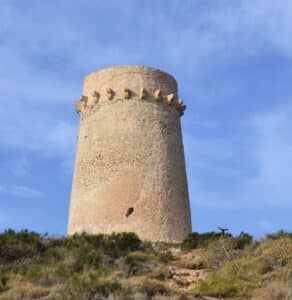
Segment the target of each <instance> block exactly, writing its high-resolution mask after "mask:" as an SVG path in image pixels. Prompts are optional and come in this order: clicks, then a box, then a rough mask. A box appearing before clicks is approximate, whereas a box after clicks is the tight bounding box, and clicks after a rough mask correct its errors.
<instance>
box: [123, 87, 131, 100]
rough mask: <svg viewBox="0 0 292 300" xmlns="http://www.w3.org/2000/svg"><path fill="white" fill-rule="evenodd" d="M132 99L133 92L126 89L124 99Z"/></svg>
mask: <svg viewBox="0 0 292 300" xmlns="http://www.w3.org/2000/svg"><path fill="white" fill-rule="evenodd" d="M130 97H131V91H130V90H129V89H124V98H125V99H130Z"/></svg>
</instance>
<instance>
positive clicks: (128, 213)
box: [126, 207, 134, 218]
mask: <svg viewBox="0 0 292 300" xmlns="http://www.w3.org/2000/svg"><path fill="white" fill-rule="evenodd" d="M133 212H134V207H129V208H128V209H127V212H126V217H127V218H128V217H129V216H130V215H131V214H132V213H133Z"/></svg>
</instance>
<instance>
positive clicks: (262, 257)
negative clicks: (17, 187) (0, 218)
mask: <svg viewBox="0 0 292 300" xmlns="http://www.w3.org/2000/svg"><path fill="white" fill-rule="evenodd" d="M216 297H217V298H218V299H219V298H220V299H258V300H259V299H265V300H277V299H285V300H286V299H292V234H290V233H285V232H278V233H277V234H272V235H269V236H267V237H266V238H265V239H263V240H261V241H255V242H253V241H252V237H251V236H250V235H248V234H245V233H242V234H241V235H239V236H238V237H232V236H231V235H226V236H225V237H221V236H220V235H219V234H218V233H206V234H198V233H193V234H191V235H190V236H189V237H188V238H187V239H186V240H185V241H184V242H183V243H182V244H165V243H148V242H142V241H140V240H139V238H138V237H137V236H136V235H135V234H133V233H122V234H112V235H110V236H105V235H86V234H83V235H79V236H77V235H76V236H72V237H67V238H51V237H48V236H46V235H45V236H41V235H39V234H37V233H34V232H28V231H25V230H24V231H21V232H14V231H13V230H7V231H5V232H3V233H2V234H0V300H4V299H15V300H17V299H78V300H82V299H84V300H85V299H112V300H113V299H121V300H123V299H141V300H142V299H145V300H146V299H156V300H159V299H160V300H162V299H177V300H178V299H181V300H187V299H216Z"/></svg>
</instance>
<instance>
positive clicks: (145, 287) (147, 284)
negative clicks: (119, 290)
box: [140, 279, 170, 299]
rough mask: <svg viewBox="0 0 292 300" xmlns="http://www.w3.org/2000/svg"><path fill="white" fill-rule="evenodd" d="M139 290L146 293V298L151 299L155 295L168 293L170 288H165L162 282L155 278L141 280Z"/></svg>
mask: <svg viewBox="0 0 292 300" xmlns="http://www.w3.org/2000/svg"><path fill="white" fill-rule="evenodd" d="M140 292H142V293H145V294H146V295H147V297H148V298H147V299H152V298H153V297H154V296H156V295H169V294H170V290H169V289H168V288H166V287H165V286H164V285H163V284H162V283H160V282H159V281H157V280H150V279H148V280H145V281H143V283H142V285H141V287H140Z"/></svg>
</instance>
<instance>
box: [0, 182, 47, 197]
mask: <svg viewBox="0 0 292 300" xmlns="http://www.w3.org/2000/svg"><path fill="white" fill-rule="evenodd" d="M0 194H3V195H10V196H16V197H20V198H31V199H39V198H44V197H45V194H44V193H42V192H41V191H39V190H36V189H33V188H30V187H27V186H21V185H12V186H3V185H2V186H0Z"/></svg>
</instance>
